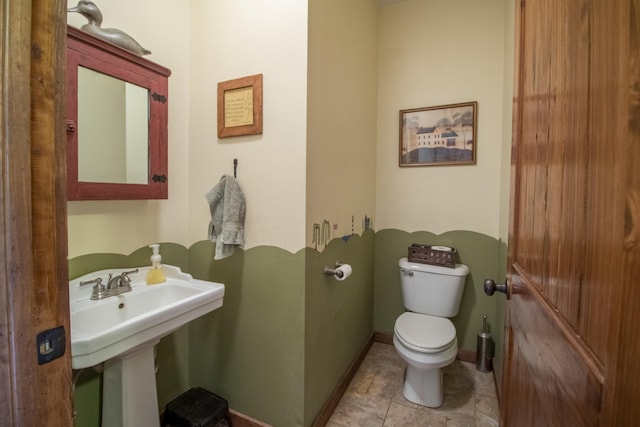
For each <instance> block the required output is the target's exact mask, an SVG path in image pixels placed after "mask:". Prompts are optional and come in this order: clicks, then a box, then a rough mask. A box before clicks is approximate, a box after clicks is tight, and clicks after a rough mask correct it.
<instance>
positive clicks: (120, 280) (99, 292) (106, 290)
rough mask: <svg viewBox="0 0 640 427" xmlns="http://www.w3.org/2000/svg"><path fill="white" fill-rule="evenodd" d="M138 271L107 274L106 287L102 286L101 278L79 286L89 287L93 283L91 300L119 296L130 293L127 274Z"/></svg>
mask: <svg viewBox="0 0 640 427" xmlns="http://www.w3.org/2000/svg"><path fill="white" fill-rule="evenodd" d="M137 272H138V269H137V268H136V269H135V270H131V271H123V272H122V273H120V274H118V275H117V276H114V275H113V273H109V279H108V280H107V285H106V286H105V285H103V284H102V278H101V277H98V278H97V279H93V280H87V281H86V282H80V286H85V285H90V284H93V283H95V286H94V287H93V292H92V293H91V299H92V300H99V299H104V298H108V297H111V296H114V295H120V294H123V293H125V292H130V291H131V278H130V277H129V274H132V273H137Z"/></svg>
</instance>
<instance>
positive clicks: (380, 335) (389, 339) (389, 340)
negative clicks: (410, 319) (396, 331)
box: [373, 332, 393, 345]
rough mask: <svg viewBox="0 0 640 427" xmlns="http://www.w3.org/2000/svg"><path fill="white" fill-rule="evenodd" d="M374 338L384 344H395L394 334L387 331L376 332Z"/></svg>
mask: <svg viewBox="0 0 640 427" xmlns="http://www.w3.org/2000/svg"><path fill="white" fill-rule="evenodd" d="M373 340H374V341H375V342H379V343H382V344H389V345H393V334H388V333H386V332H374V333H373Z"/></svg>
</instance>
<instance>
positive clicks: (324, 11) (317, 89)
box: [306, 0, 378, 250]
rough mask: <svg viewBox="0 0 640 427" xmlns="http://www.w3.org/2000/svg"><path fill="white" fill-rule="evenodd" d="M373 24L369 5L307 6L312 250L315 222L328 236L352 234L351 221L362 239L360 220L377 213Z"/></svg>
mask: <svg viewBox="0 0 640 427" xmlns="http://www.w3.org/2000/svg"><path fill="white" fill-rule="evenodd" d="M377 25H378V7H377V4H376V2H375V1H374V0H350V1H344V0H314V1H311V2H310V6H309V70H308V71H309V72H308V74H309V80H308V94H309V100H308V133H307V171H306V173H307V201H306V202H307V225H306V242H307V246H310V247H316V245H315V244H314V243H313V234H312V231H313V224H322V223H323V221H324V220H327V221H329V222H330V231H331V235H330V237H329V238H330V239H331V238H336V237H341V236H344V235H350V234H351V232H352V218H353V232H355V233H356V234H361V233H362V231H363V230H362V228H363V226H362V222H363V219H364V217H365V215H366V216H368V217H373V215H374V211H375V155H376V153H375V141H376V125H375V122H376V111H377V109H376V102H377V96H376V91H377V89H376V85H377V66H378V59H377V40H378V37H377ZM334 227H335V230H334ZM321 243H326V242H321ZM317 248H318V250H322V249H324V245H317Z"/></svg>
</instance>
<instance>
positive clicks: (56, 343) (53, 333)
mask: <svg viewBox="0 0 640 427" xmlns="http://www.w3.org/2000/svg"><path fill="white" fill-rule="evenodd" d="M36 344H37V346H38V348H37V349H38V365H44V364H45V363H49V362H51V361H52V360H54V359H57V358H58V357H61V356H62V355H63V354H64V348H65V333H64V326H58V327H57V328H53V329H47V330H46V331H42V332H40V333H39V334H38V335H37V337H36Z"/></svg>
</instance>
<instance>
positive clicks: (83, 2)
mask: <svg viewBox="0 0 640 427" xmlns="http://www.w3.org/2000/svg"><path fill="white" fill-rule="evenodd" d="M67 12H77V13H79V14H80V15H82V16H84V17H85V18H87V20H88V21H89V23H87V24H84V25H83V26H82V27H81V29H82V30H83V31H86V32H87V33H90V34H93V35H94V36H96V37H100V38H101V39H103V40H106V41H108V42H111V43H113V44H115V45H118V46H120V47H122V48H124V49H126V50H128V51H130V52H133V53H135V54H136V55H140V56H143V55H148V54H150V53H151V51H149V50H147V49H145V48H143V47H142V46H140V43H138V42H137V41H135V39H134V38H133V37H131V36H130V35H129V34H127V33H125V32H124V31H121V30H118V29H117V28H102V27H101V26H100V25H102V13H101V12H100V9H98V6H96V4H95V3H94V2H92V1H89V0H80V1H79V2H78V5H77V6H76V7H72V8H70V9H68V10H67Z"/></svg>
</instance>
